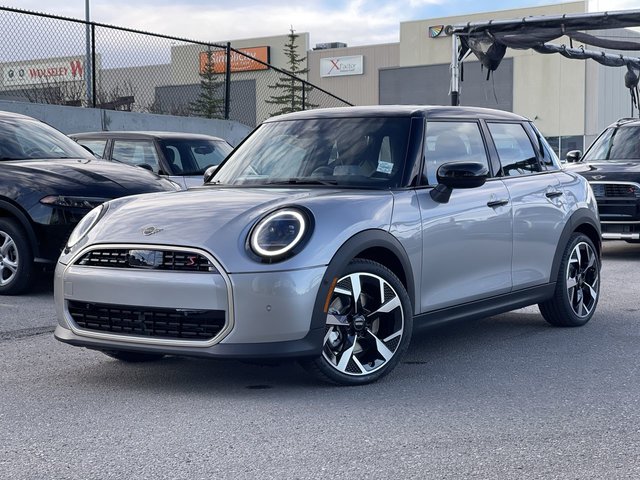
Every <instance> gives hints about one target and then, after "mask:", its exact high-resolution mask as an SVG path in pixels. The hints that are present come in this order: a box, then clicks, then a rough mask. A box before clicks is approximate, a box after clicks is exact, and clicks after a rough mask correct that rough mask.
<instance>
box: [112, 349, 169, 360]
mask: <svg viewBox="0 0 640 480" xmlns="http://www.w3.org/2000/svg"><path fill="white" fill-rule="evenodd" d="M102 353H104V354H105V355H106V356H107V357H111V358H115V359H116V360H120V361H121V362H126V363H143V362H155V361H158V360H161V359H162V358H163V357H164V355H163V354H161V353H141V352H129V351H126V350H109V351H103V352H102Z"/></svg>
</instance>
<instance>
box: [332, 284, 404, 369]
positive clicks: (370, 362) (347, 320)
mask: <svg viewBox="0 0 640 480" xmlns="http://www.w3.org/2000/svg"><path fill="white" fill-rule="evenodd" d="M404 323H405V322H404V311H403V308H402V301H401V300H400V296H399V295H398V292H397V291H396V290H395V289H394V288H393V287H392V286H391V285H390V284H389V282H387V281H386V280H385V279H383V278H382V277H379V276H378V275H374V274H371V273H364V272H358V273H352V274H349V275H346V276H344V277H342V278H340V279H339V280H338V282H337V283H336V287H335V288H334V290H333V295H332V297H331V300H330V302H329V309H328V313H327V324H326V333H325V336H324V344H323V348H322V356H323V358H324V360H325V361H326V362H327V364H328V365H330V366H331V367H332V368H334V369H336V370H337V371H338V372H340V373H342V374H345V375H350V376H366V375H370V374H372V373H374V372H376V371H378V370H380V369H381V368H383V367H384V366H385V365H387V364H388V363H389V361H391V359H392V358H393V357H394V355H395V354H396V352H397V350H398V348H399V346H400V342H401V341H402V336H403V333H404Z"/></svg>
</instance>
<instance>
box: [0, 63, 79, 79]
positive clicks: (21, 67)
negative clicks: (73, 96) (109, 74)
mask: <svg viewBox="0 0 640 480" xmlns="http://www.w3.org/2000/svg"><path fill="white" fill-rule="evenodd" d="M80 80H84V59H79V58H73V59H69V60H52V61H42V60H40V61H35V62H33V63H30V62H21V63H16V64H13V65H5V66H3V67H2V84H3V85H4V86H13V85H47V84H56V83H62V82H74V81H80Z"/></svg>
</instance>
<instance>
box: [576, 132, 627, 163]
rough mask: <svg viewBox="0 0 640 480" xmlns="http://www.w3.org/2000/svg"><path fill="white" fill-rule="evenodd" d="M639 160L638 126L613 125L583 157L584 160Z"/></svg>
mask: <svg viewBox="0 0 640 480" xmlns="http://www.w3.org/2000/svg"><path fill="white" fill-rule="evenodd" d="M627 160H634V161H639V160H640V127H637V126H629V127H625V126H622V127H613V128H608V129H607V130H605V131H604V132H603V133H602V135H600V136H599V137H598V138H597V139H596V141H595V142H593V145H591V147H590V148H589V150H588V151H587V153H585V155H584V157H583V161H585V162H602V161H612V162H614V161H627Z"/></svg>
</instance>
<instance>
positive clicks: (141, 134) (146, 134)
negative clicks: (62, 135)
mask: <svg viewBox="0 0 640 480" xmlns="http://www.w3.org/2000/svg"><path fill="white" fill-rule="evenodd" d="M69 136H70V137H71V138H74V139H79V138H116V137H117V138H150V139H154V138H157V139H163V138H166V139H169V138H170V139H179V138H184V139H191V140H220V141H224V139H222V138H220V137H214V136H212V135H204V134H201V133H183V132H155V131H154V132H152V131H117V130H114V131H107V132H82V133H72V134H70V135H69Z"/></svg>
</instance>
